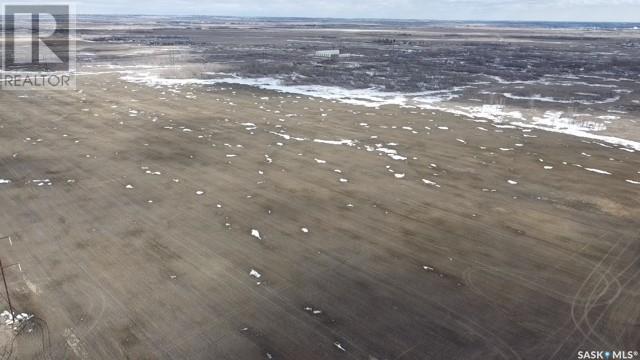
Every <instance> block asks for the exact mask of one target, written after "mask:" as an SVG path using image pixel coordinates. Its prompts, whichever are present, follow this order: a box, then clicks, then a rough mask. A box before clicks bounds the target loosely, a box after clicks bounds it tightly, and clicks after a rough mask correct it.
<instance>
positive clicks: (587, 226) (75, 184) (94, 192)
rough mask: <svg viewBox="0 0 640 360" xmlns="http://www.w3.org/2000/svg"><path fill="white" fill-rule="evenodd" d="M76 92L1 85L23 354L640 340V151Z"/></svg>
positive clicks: (291, 109)
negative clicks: (23, 317) (26, 320)
mask: <svg viewBox="0 0 640 360" xmlns="http://www.w3.org/2000/svg"><path fill="white" fill-rule="evenodd" d="M78 82H79V89H82V91H77V92H54V93H47V92H29V93H25V94H22V93H14V92H2V93H0V101H1V102H2V104H3V113H2V115H1V117H0V178H3V179H7V180H10V181H11V182H10V183H7V184H0V204H1V205H0V235H10V236H11V244H10V243H9V242H8V241H7V240H3V243H1V244H0V256H2V260H3V262H5V263H8V264H18V263H19V264H20V267H19V268H17V267H11V268H9V269H8V270H7V272H8V280H9V287H10V289H11V291H12V295H13V300H14V303H15V304H14V305H15V306H16V308H17V310H18V311H20V312H25V313H29V314H34V315H35V316H36V318H35V320H33V321H32V323H31V324H30V325H29V327H28V328H25V329H24V330H25V331H22V332H20V334H19V335H17V336H16V337H15V341H14V342H12V345H7V346H5V347H4V348H3V352H0V358H2V359H3V360H4V359H30V358H38V359H61V358H78V359H115V358H121V359H124V358H129V359H169V358H172V359H187V358H188V359H339V358H351V359H380V360H382V359H494V358H496V359H573V358H575V357H576V354H577V351H578V350H597V349H621V350H623V349H627V350H635V349H634V348H637V345H638V344H639V343H640V331H638V329H639V326H640V322H639V321H640V320H639V316H640V301H638V296H640V277H638V275H639V274H640V266H639V264H638V253H639V250H640V242H639V239H638V225H639V222H638V219H640V216H639V215H640V207H639V205H640V204H639V198H638V191H639V190H640V185H637V184H634V183H632V182H629V181H627V180H632V181H638V180H639V179H638V176H639V175H638V173H637V171H639V170H640V160H639V158H638V155H637V153H630V152H627V151H622V150H620V149H617V148H610V147H604V146H602V145H600V144H597V143H595V142H591V141H586V140H583V139H580V138H576V137H571V136H565V135H560V134H553V133H545V132H542V131H537V130H532V131H523V130H520V129H500V128H497V127H494V126H492V125H490V124H483V123H477V122H473V121H469V120H465V119H463V118H462V117H456V116H453V115H451V114H446V113H439V112H431V111H419V110H415V109H408V108H398V107H391V106H388V107H382V108H380V109H372V108H365V107H358V106H352V105H346V104H339V103H332V102H329V101H326V100H324V101H323V100H320V99H316V98H307V97H299V96H295V95H287V94H280V93H275V92H268V91H260V90H256V89H252V88H249V87H240V86H233V88H230V87H229V86H226V87H224V86H223V87H220V86H217V87H197V86H194V87H182V88H179V89H177V90H176V89H168V88H162V87H161V88H151V87H146V86H143V85H136V84H131V83H126V82H123V81H122V80H119V79H118V78H117V77H116V76H112V75H90V76H83V77H80V78H79V80H78ZM25 95H26V97H24V96H25ZM252 124H253V125H252ZM343 140H349V141H343ZM339 142H341V143H339ZM396 144H397V145H396ZM391 149H393V150H395V151H396V153H395V154H393V153H392V151H391ZM389 153H391V155H395V157H396V159H399V160H394V159H393V158H392V157H390V156H388V155H389ZM398 157H406V160H401V159H400V158H398ZM545 167H546V168H545ZM587 169H592V170H590V171H588V170H587ZM595 170H599V171H606V172H607V173H609V174H610V175H607V174H604V173H602V172H595ZM341 179H342V180H341ZM254 230H256V231H254ZM258 234H259V238H258V236H257V235H258Z"/></svg>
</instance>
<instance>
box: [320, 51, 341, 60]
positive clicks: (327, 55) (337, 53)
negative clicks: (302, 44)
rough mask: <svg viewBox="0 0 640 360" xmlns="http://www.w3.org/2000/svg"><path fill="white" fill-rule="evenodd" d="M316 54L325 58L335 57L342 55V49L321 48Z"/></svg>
mask: <svg viewBox="0 0 640 360" xmlns="http://www.w3.org/2000/svg"><path fill="white" fill-rule="evenodd" d="M315 55H316V56H318V57H323V58H334V57H339V56H340V50H320V51H316V54H315Z"/></svg>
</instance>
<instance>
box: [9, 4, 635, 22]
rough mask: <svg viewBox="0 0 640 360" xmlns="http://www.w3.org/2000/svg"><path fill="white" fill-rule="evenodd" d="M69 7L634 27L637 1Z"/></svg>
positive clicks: (105, 11) (104, 11) (92, 10)
mask: <svg viewBox="0 0 640 360" xmlns="http://www.w3.org/2000/svg"><path fill="white" fill-rule="evenodd" d="M62 1H64V0H62ZM19 2H21V0H18V1H15V0H14V1H11V3H19ZM42 2H46V0H45V1H42ZM75 3H76V6H77V11H78V13H93V14H159V15H160V14H162V15H164V14H176V15H230V16H287V17H290V16H300V17H337V18H396V19H441V20H550V21H556V20H557V21H630V22H640V0H321V1H320V0H318V1H315V0H76V1H75Z"/></svg>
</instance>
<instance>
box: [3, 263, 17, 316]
mask: <svg viewBox="0 0 640 360" xmlns="http://www.w3.org/2000/svg"><path fill="white" fill-rule="evenodd" d="M0 272H1V273H2V282H3V283H4V291H5V293H6V294H7V302H8V303H9V312H10V313H11V321H15V319H14V317H13V306H12V305H11V296H10V295H9V287H7V278H6V277H5V276H4V266H2V259H0Z"/></svg>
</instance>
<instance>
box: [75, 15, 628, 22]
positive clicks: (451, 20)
mask: <svg viewBox="0 0 640 360" xmlns="http://www.w3.org/2000/svg"><path fill="white" fill-rule="evenodd" d="M76 16H157V17H215V18H238V19H302V20H377V21H409V22H460V23H472V22H477V23H548V24H562V23H571V24H640V20H638V21H618V20H481V19H458V20H454V19H415V18H379V17H362V18H361V17H310V16H252V15H202V14H178V15H169V14H142V13H137V14H134V13H131V14H127V13H110V14H95V13H77V14H76Z"/></svg>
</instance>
